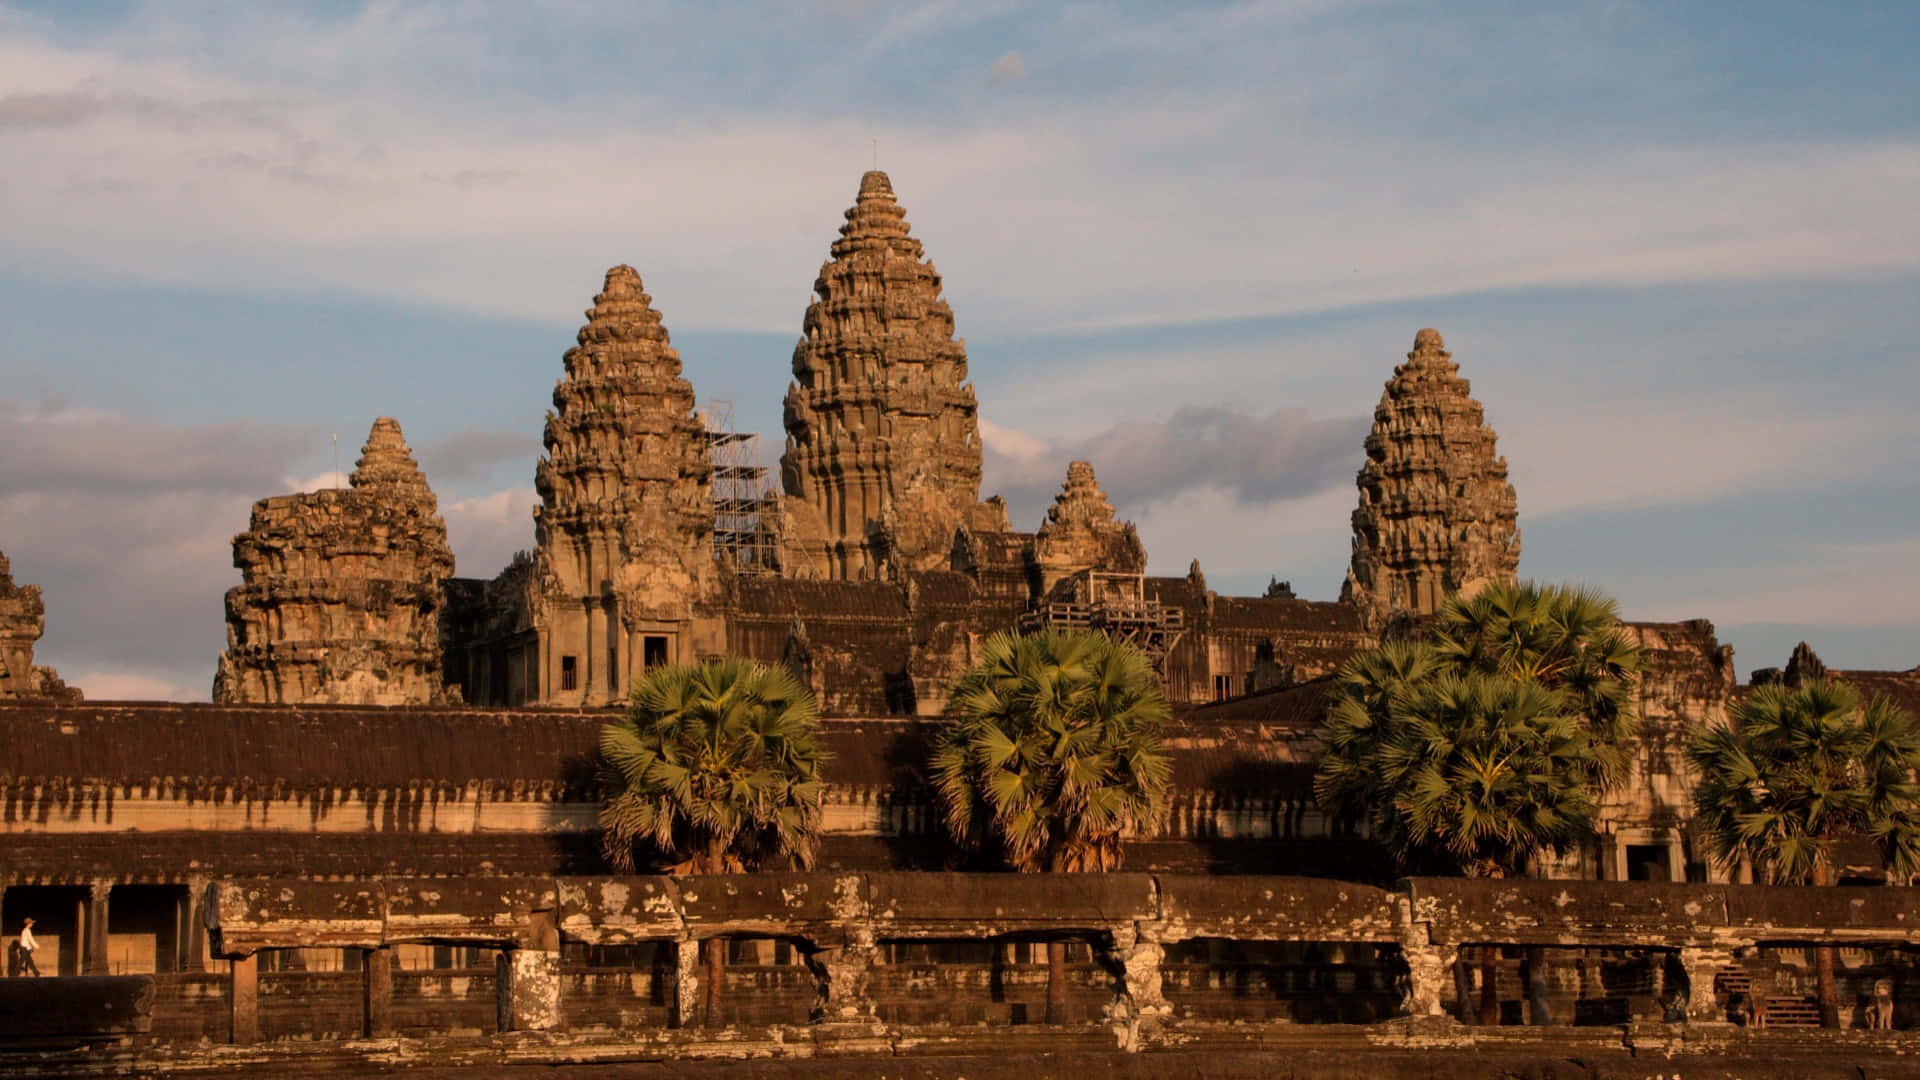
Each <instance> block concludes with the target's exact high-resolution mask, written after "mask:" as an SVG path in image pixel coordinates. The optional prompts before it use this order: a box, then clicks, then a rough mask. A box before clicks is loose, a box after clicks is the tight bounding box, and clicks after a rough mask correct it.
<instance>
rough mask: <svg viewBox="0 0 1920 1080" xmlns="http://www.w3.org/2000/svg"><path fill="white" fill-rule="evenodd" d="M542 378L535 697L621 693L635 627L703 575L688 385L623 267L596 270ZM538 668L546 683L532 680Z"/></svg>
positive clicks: (693, 589)
mask: <svg viewBox="0 0 1920 1080" xmlns="http://www.w3.org/2000/svg"><path fill="white" fill-rule="evenodd" d="M577 341H578V344H576V345H575V346H574V347H573V348H571V349H568V350H567V353H566V356H565V358H564V363H565V366H566V377H565V378H563V379H561V380H560V382H559V384H558V385H556V386H555V387H554V390H553V412H551V413H549V414H548V416H547V428H546V448H547V454H546V457H545V458H543V459H542V460H541V461H540V463H539V465H538V467H537V468H536V470H535V474H534V486H535V488H536V489H537V490H538V491H539V493H540V501H541V505H540V506H539V508H538V509H536V510H535V511H534V520H535V535H536V540H537V542H538V548H539V551H538V555H537V559H538V561H539V564H540V565H539V568H538V573H537V574H536V575H535V580H536V582H537V589H538V595H537V596H535V597H533V598H532V607H533V615H534V621H535V624H536V628H538V629H540V630H541V631H542V633H543V634H546V635H547V636H548V641H547V644H548V646H549V647H547V648H545V649H543V650H542V652H543V659H542V663H545V664H547V665H548V667H550V668H551V670H547V671H545V673H544V676H538V675H537V676H536V679H535V680H534V681H535V682H536V683H539V684H540V685H543V686H544V687H545V690H544V691H542V692H541V693H540V695H539V696H540V697H542V698H543V699H545V700H549V701H555V702H560V703H566V704H575V703H583V704H595V705H597V704H605V703H607V702H609V701H615V700H618V699H619V697H620V695H621V693H622V692H623V691H622V685H623V684H624V678H623V676H624V674H625V673H626V672H627V671H629V670H631V669H632V668H633V667H635V665H636V663H637V662H638V660H639V659H640V658H638V657H634V656H631V655H629V653H630V652H631V651H632V650H631V648H630V646H632V645H633V644H634V640H633V638H634V634H635V633H636V631H637V630H638V629H639V628H641V627H647V628H652V629H656V630H659V629H661V628H660V627H659V626H658V625H657V624H660V623H680V622H684V621H685V620H686V619H687V618H688V611H689V608H690V605H691V604H692V603H694V602H695V601H697V600H698V599H699V596H700V593H701V591H702V590H703V589H704V588H705V587H706V585H707V584H708V583H710V581H711V577H712V567H713V549H712V536H713V506H712V500H711V488H710V477H711V475H712V465H711V464H710V462H709V460H708V456H707V445H706V431H705V427H704V426H703V425H702V423H701V422H700V420H699V418H698V417H697V416H695V414H694V408H693V405H694V395H693V385H692V384H691V383H689V382H688V381H687V380H686V379H685V378H683V377H681V374H680V354H679V353H678V352H675V351H674V349H673V346H672V344H671V343H670V342H669V340H668V337H667V330H666V327H665V325H664V324H663V323H662V322H661V319H660V313H659V312H658V311H655V310H654V309H653V298H652V297H650V296H648V295H647V294H646V292H645V291H644V289H643V288H642V286H641V283H640V275H639V274H637V273H635V272H634V270H633V268H632V267H630V266H616V267H614V268H613V269H611V270H609V271H607V277H606V284H605V285H604V286H603V287H602V289H601V291H600V294H599V295H598V296H596V297H594V299H593V308H592V310H590V311H588V312H587V322H586V325H585V326H582V327H581V328H580V333H579V335H578V339H577ZM542 679H544V681H542Z"/></svg>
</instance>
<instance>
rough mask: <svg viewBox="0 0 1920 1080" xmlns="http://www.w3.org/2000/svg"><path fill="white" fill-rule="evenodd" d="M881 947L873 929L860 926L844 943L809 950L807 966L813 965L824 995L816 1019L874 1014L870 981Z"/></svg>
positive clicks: (838, 1019) (826, 1020) (855, 1018)
mask: <svg viewBox="0 0 1920 1080" xmlns="http://www.w3.org/2000/svg"><path fill="white" fill-rule="evenodd" d="M879 951H880V950H879V948H878V947H877V946H876V945H875V944H874V941H873V934H872V932H871V931H866V930H856V931H854V932H853V933H852V934H851V935H849V938H848V941H847V943H846V944H845V945H844V946H836V947H834V948H830V949H819V950H816V951H814V952H812V953H810V954H808V956H807V966H808V967H809V968H812V969H813V973H814V977H815V978H816V979H818V980H819V986H820V996H819V997H818V998H817V999H816V1000H815V1001H814V1005H813V1022H814V1023H816V1024H819V1023H854V1022H858V1021H862V1020H872V1019H873V1018H874V1003H873V999H872V998H871V997H870V996H869V995H868V993H867V985H868V983H869V982H870V981H871V980H872V977H873V961H874V957H875V956H876V955H877V954H878V953H879Z"/></svg>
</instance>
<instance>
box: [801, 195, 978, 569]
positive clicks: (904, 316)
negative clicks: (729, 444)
mask: <svg viewBox="0 0 1920 1080" xmlns="http://www.w3.org/2000/svg"><path fill="white" fill-rule="evenodd" d="M846 219H847V223H846V224H845V225H842V226H841V227H840V239H838V240H836V241H834V243H833V247H832V256H833V257H832V258H831V259H829V260H828V261H827V263H826V265H824V266H822V267H821V268H820V276H819V278H818V279H817V280H815V281H814V283H813V291H814V294H815V295H814V300H813V303H811V304H809V305H808V307H807V315H806V321H805V323H804V329H803V334H802V337H801V339H800V342H799V344H798V345H796V346H795V347H794V350H793V376H794V380H795V382H794V384H793V385H792V386H791V387H789V388H788V390H787V399H786V429H787V450H786V453H785V455H784V456H782V457H781V459H780V477H781V483H782V486H783V488H784V489H785V491H786V493H787V495H788V496H790V497H791V498H789V499H788V500H786V502H787V503H788V504H789V506H790V508H791V509H790V511H789V514H788V517H789V520H790V521H792V522H793V523H794V528H795V529H796V531H797V534H798V535H797V536H796V537H794V538H793V539H792V540H790V542H789V545H788V549H789V550H790V551H792V550H795V549H796V548H797V549H799V552H800V553H801V554H802V555H803V556H804V558H805V560H806V561H807V562H810V563H811V564H812V565H811V567H808V566H801V567H791V568H789V569H788V572H789V573H805V572H808V571H809V570H811V571H812V572H816V573H821V574H824V575H825V576H828V577H834V578H853V579H890V578H896V577H898V576H899V575H900V574H901V573H902V572H904V571H906V570H910V569H932V568H936V567H944V566H945V564H946V561H947V560H948V558H949V556H950V554H951V551H952V544H953V536H954V530H955V528H957V527H958V526H960V525H961V524H963V523H965V522H967V521H969V520H970V519H972V518H973V517H974V516H976V515H978V514H984V515H985V516H986V517H987V518H991V517H992V516H993V512H991V511H984V510H981V509H979V503H978V500H979V497H980V431H979V424H978V421H977V420H976V418H975V413H976V411H977V408H978V406H977V405H976V403H975V401H974V396H973V386H972V384H970V383H968V382H967V351H966V343H965V342H964V341H963V340H960V339H957V338H955V337H954V336H953V311H952V309H951V308H949V307H948V306H947V302H946V301H945V300H942V299H941V298H940V273H939V271H937V270H935V269H934V267H933V263H932V262H930V261H928V260H927V258H926V252H925V251H924V250H923V249H922V248H921V246H920V241H918V240H916V239H914V238H913V237H912V236H911V235H909V234H908V230H907V216H906V211H905V210H904V209H902V208H901V206H900V204H899V203H898V202H896V201H895V200H894V197H893V185H892V184H891V183H890V182H889V181H888V180H887V174H886V173H883V172H870V173H867V174H866V175H865V176H863V177H861V179H860V195H859V197H858V199H857V200H856V201H855V202H854V204H853V207H852V209H850V210H848V211H847V212H846Z"/></svg>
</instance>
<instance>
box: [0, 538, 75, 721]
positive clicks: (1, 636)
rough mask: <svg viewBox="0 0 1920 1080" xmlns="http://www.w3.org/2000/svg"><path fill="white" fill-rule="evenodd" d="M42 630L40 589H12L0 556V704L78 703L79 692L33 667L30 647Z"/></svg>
mask: <svg viewBox="0 0 1920 1080" xmlns="http://www.w3.org/2000/svg"><path fill="white" fill-rule="evenodd" d="M45 630H46V605H45V604H43V603H42V602H41V600H40V586H38V585H15V584H14V583H13V564H12V563H10V562H8V561H7V557H6V555H5V554H0V701H7V700H10V699H17V698H55V699H58V700H63V701H79V700H80V691H79V690H78V689H75V688H73V687H70V686H68V685H67V684H66V683H65V682H63V681H61V679H60V676H59V674H58V673H56V672H55V671H54V670H53V669H52V668H50V667H35V666H34V663H33V643H34V642H36V641H39V640H40V635H41V634H42V633H43V632H45Z"/></svg>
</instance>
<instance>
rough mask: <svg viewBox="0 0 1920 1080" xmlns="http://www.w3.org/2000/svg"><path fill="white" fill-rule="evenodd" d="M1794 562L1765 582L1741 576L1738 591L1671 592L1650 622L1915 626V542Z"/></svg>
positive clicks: (1804, 553) (1919, 551)
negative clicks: (1692, 617)
mask: <svg viewBox="0 0 1920 1080" xmlns="http://www.w3.org/2000/svg"><path fill="white" fill-rule="evenodd" d="M1799 554H1800V557H1799V558H1798V559H1797V560H1794V561H1791V562H1788V563H1785V564H1783V565H1778V566H1773V567H1770V568H1768V572H1767V573H1766V574H1764V575H1754V574H1752V573H1751V572H1746V573H1742V574H1741V575H1740V576H1739V578H1740V579H1739V581H1738V583H1737V584H1736V583H1734V582H1728V581H1715V580H1712V578H1713V577H1718V576H1719V575H1711V576H1710V577H1709V581H1707V582H1700V583H1698V584H1695V585H1694V586H1693V587H1692V588H1680V589H1675V590H1672V591H1671V592H1670V593H1669V594H1668V595H1667V596H1665V597H1663V598H1662V599H1661V600H1660V601H1659V602H1657V603H1653V604H1650V605H1649V609H1650V613H1649V617H1652V618H1662V619H1666V618H1686V617H1688V616H1686V615H1683V614H1681V613H1682V612H1693V613H1699V612H1702V611H1705V612H1709V613H1710V614H1711V615H1712V617H1713V619H1714V620H1715V621H1716V622H1719V621H1723V620H1724V621H1726V622H1728V623H1736V624H1755V623H1768V622H1776V623H1777V622H1779V621H1780V620H1781V619H1783V618H1791V619H1792V620H1793V622H1794V624H1796V625H1799V626H1821V625H1826V626H1846V627H1886V628H1910V627H1912V626H1913V624H1914V612H1915V611H1917V610H1920V573H1916V571H1915V569H1914V568H1915V567H1916V566H1920V540H1914V539H1898V540H1885V541H1874V542H1870V543H1834V542H1824V543H1813V544H1807V545H1804V546H1803V547H1802V548H1801V550H1800V553H1799ZM1742 569H1746V568H1742ZM1703 586H1704V587H1703ZM1716 586H1717V587H1716ZM1916 660H1920V657H1916ZM1770 662H1777V661H1770Z"/></svg>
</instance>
